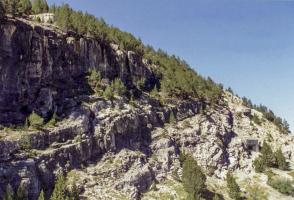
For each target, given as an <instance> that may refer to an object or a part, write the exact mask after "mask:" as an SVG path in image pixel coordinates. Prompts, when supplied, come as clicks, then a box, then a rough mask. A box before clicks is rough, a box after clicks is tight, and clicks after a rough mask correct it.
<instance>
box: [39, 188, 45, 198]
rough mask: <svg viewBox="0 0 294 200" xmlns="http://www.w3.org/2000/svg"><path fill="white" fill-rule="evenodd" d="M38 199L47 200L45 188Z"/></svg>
mask: <svg viewBox="0 0 294 200" xmlns="http://www.w3.org/2000/svg"><path fill="white" fill-rule="evenodd" d="M38 200H45V194H44V191H43V190H42V191H41V193H40V195H39V198H38Z"/></svg>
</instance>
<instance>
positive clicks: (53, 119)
mask: <svg viewBox="0 0 294 200" xmlns="http://www.w3.org/2000/svg"><path fill="white" fill-rule="evenodd" d="M57 120H58V119H57V114H56V113H54V114H53V115H52V117H51V119H50V120H49V121H48V122H47V124H46V126H48V127H54V126H56V124H57Z"/></svg>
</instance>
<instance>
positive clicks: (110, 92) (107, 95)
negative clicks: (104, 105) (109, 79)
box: [103, 85, 114, 100]
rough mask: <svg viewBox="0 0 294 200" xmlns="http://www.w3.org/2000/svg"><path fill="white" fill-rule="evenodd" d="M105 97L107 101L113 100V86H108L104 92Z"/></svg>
mask: <svg viewBox="0 0 294 200" xmlns="http://www.w3.org/2000/svg"><path fill="white" fill-rule="evenodd" d="M103 96H104V97H105V99H107V100H112V99H113V97H114V94H113V88H112V86H111V85H108V86H107V87H106V89H105V90H104V92H103Z"/></svg>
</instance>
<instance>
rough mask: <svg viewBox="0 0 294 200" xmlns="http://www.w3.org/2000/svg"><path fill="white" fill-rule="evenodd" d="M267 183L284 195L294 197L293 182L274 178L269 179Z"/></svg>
mask: <svg viewBox="0 0 294 200" xmlns="http://www.w3.org/2000/svg"><path fill="white" fill-rule="evenodd" d="M267 183H268V185H270V186H271V187H272V188H274V189H276V190H278V191H279V192H280V193H282V194H285V195H288V196H294V187H293V182H292V181H290V180H288V179H284V178H279V177H273V178H270V179H268V182H267Z"/></svg>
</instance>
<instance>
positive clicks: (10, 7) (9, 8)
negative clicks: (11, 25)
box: [4, 0, 19, 17]
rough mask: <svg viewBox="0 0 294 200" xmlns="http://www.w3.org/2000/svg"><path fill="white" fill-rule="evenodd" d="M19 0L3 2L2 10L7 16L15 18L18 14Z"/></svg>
mask: <svg viewBox="0 0 294 200" xmlns="http://www.w3.org/2000/svg"><path fill="white" fill-rule="evenodd" d="M18 2H19V0H4V8H5V11H6V13H7V14H10V15H11V16H12V17H15V16H16V15H17V14H18Z"/></svg>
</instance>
